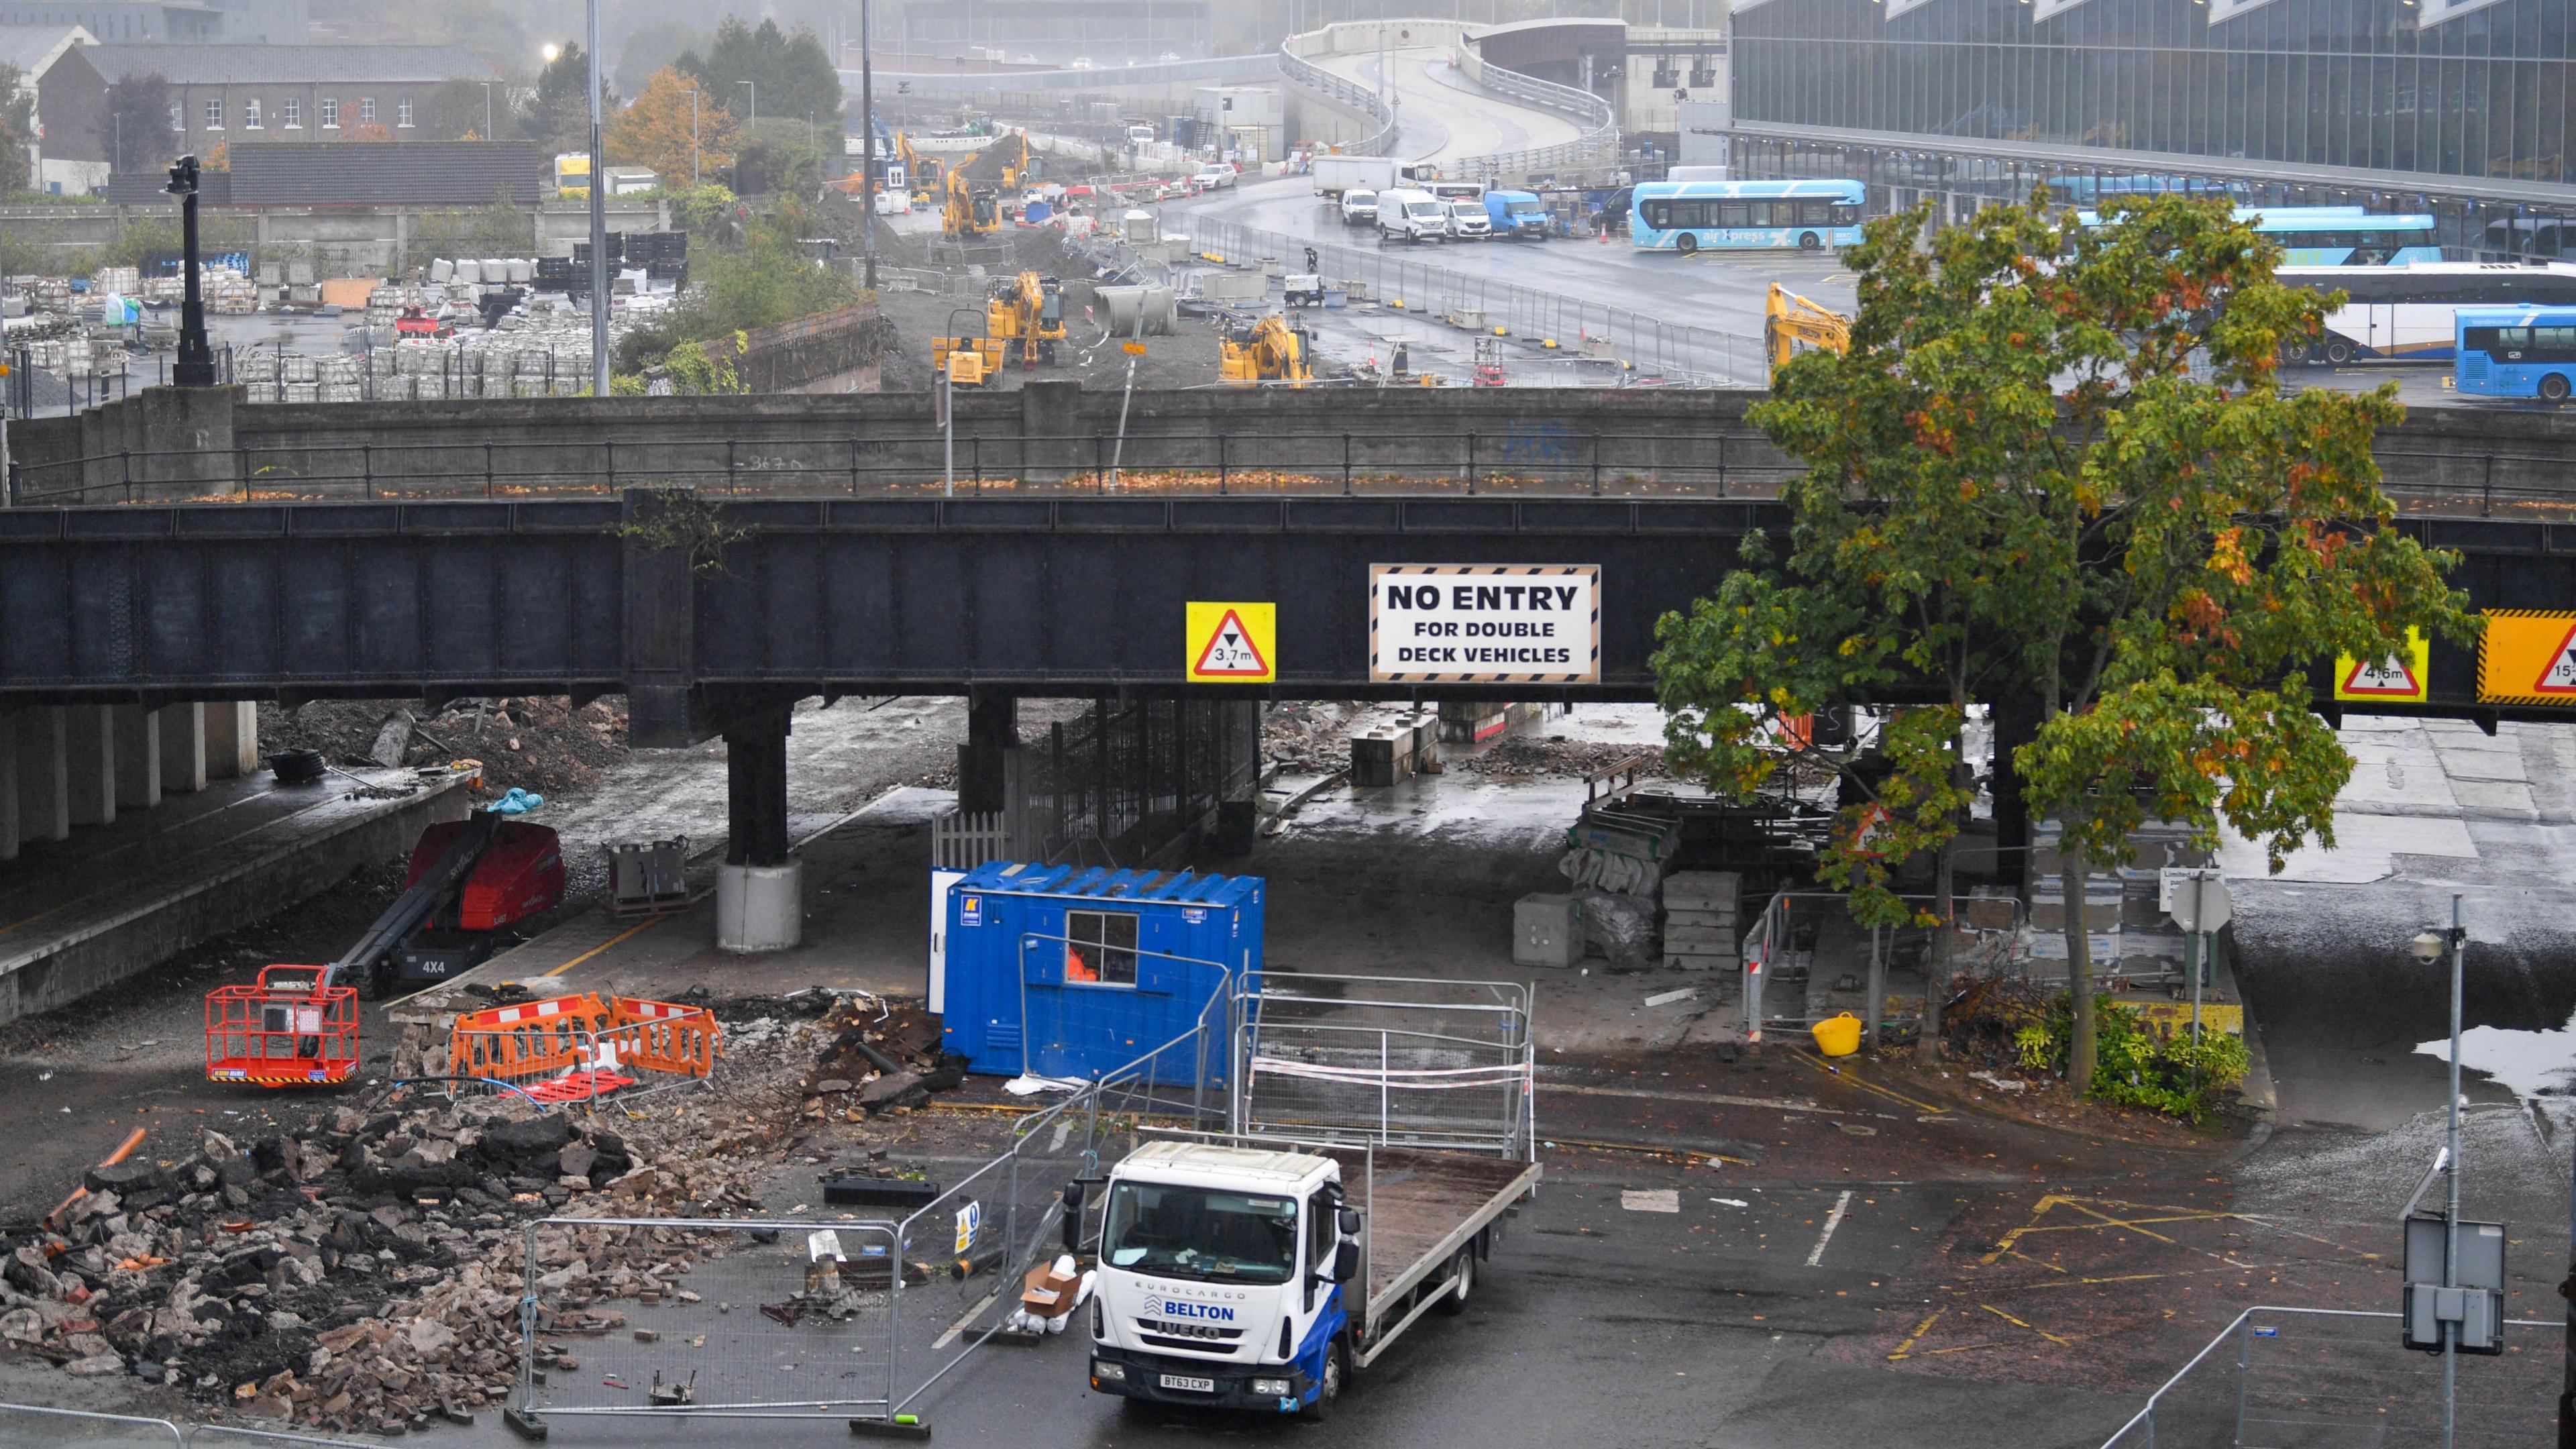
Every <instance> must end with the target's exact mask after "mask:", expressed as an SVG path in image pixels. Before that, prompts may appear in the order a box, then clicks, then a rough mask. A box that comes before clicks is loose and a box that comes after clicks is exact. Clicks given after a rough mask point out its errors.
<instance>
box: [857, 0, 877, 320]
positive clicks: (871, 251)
mask: <svg viewBox="0 0 2576 1449" xmlns="http://www.w3.org/2000/svg"><path fill="white" fill-rule="evenodd" d="M871 8H872V7H871V6H870V4H869V0H859V211H860V213H861V216H860V220H859V225H860V227H861V228H862V229H863V230H862V235H863V236H865V237H866V239H867V279H866V280H867V287H868V290H869V291H871V292H873V291H875V290H876V289H877V91H876V73H877V72H876V57H875V56H873V55H871V54H870V53H869V51H870V49H871V45H870V41H869V38H868V11H869V10H870V9H871Z"/></svg>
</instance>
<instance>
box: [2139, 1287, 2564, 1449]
mask: <svg viewBox="0 0 2576 1449" xmlns="http://www.w3.org/2000/svg"><path fill="white" fill-rule="evenodd" d="M2398 1319H2399V1315H2398V1314H2395V1313H2366V1312H2357V1311H2349V1310H2338V1309H2325V1308H2276V1307H2269V1306H2264V1307H2255V1308H2248V1309H2246V1310H2245V1311H2244V1312H2242V1313H2240V1314H2238V1315H2236V1319H2235V1321H2234V1322H2232V1323H2230V1324H2228V1325H2227V1327H2226V1328H2225V1329H2223V1330H2221V1331H2220V1333H2219V1334H2218V1336H2217V1337H2215V1338H2213V1339H2211V1340H2210V1341H2209V1344H2208V1346H2207V1347H2205V1348H2203V1349H2201V1351H2200V1352H2199V1353H2196V1354H2194V1355H2192V1357H2191V1361H2190V1362H2188V1363H2186V1364H2184V1365H2183V1366H2182V1369H2181V1371H2180V1372H2178V1373H2176V1374H2175V1375H2174V1376H2173V1377H2172V1378H2170V1379H2168V1380H2166V1381H2165V1383H2164V1385H2163V1386H2162V1387H2160V1388H2158V1389H2157V1390H2156V1391H2155V1392H2154V1393H2152V1394H2150V1395H2148V1396H2147V1402H2146V1406H2145V1407H2144V1408H2142V1409H2140V1410H2138V1412H2137V1414H2136V1415H2135V1416H2134V1417H2132V1418H2131V1419H2130V1420H2129V1422H2127V1423H2126V1424H2123V1425H2121V1426H2120V1429H2119V1431H2118V1432H2117V1433H2114V1434H2113V1435H2112V1436H2111V1437H2110V1438H2108V1439H2106V1440H2104V1441H2103V1445H2102V1449H2181V1446H2199V1445H2209V1446H2220V1445H2226V1446H2239V1445H2242V1446H2264V1445H2281V1446H2288V1445H2306V1444H2391V1445H2394V1444H2439V1443H2442V1442H2443V1436H2442V1401H2443V1393H2442V1356H2441V1355H2440V1354H2431V1353H2424V1352H2422V1351H2420V1350H2415V1349H2407V1348H2401V1347H2399V1346H2398V1338H2399V1334H2398V1328H2399V1323H2398ZM2505 1326H2506V1327H2507V1328H2508V1329H2515V1328H2518V1329H2522V1330H2525V1331H2526V1332H2533V1331H2539V1330H2546V1331H2547V1334H2548V1337H2533V1338H2527V1339H2526V1340H2525V1341H2524V1344H2523V1349H2522V1351H2520V1352H2517V1351H2515V1347H2514V1345H2513V1344H2512V1343H2511V1342H2510V1340H2509V1339H2508V1342H2507V1344H2506V1352H2505V1353H2504V1354H2502V1355H2501V1356H2497V1357H2487V1356H2485V1355H2480V1354H2463V1355H2461V1356H2460V1357H2459V1361H2458V1374H2459V1381H2458V1388H2457V1392H2456V1396H2455V1400H2454V1402H2455V1404H2456V1412H2457V1415H2458V1417H2457V1420H2456V1428H2455V1434H2454V1437H2453V1439H2452V1441H2451V1442H2452V1443H2453V1444H2455V1445H2456V1446H2457V1449H2507V1446H2523V1445H2531V1444H2546V1443H2551V1442H2553V1438H2552V1436H2553V1435H2554V1434H2555V1432H2556V1423H2557V1392H2556V1389H2557V1382H2558V1369H2559V1355H2557V1354H2555V1353H2552V1352H2549V1351H2548V1349H2549V1346H2550V1344H2551V1343H2552V1342H2553V1341H2554V1340H2555V1338H2556V1336H2557V1335H2558V1334H2561V1333H2564V1332H2565V1331H2566V1324H2564V1323H2558V1322H2543V1321H2541V1320H2538V1319H2526V1318H2515V1319H2509V1320H2507V1321H2506V1325H2505Z"/></svg>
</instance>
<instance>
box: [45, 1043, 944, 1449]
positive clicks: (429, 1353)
mask: <svg viewBox="0 0 2576 1449" xmlns="http://www.w3.org/2000/svg"><path fill="white" fill-rule="evenodd" d="M773 1006H774V1004H773ZM862 1011H863V1009H862V1008H860V1007H858V1006H856V1005H850V1006H847V1007H846V1008H845V1009H843V1008H836V1013H835V1015H833V1016H827V1017H826V1018H824V1020H823V1021H821V1022H816V1021H812V1020H805V1021H795V1020H778V1019H775V1018H763V1019H757V1020H753V1021H751V1022H748V1023H746V1024H745V1025H744V1026H743V1027H742V1028H740V1029H737V1030H733V1031H730V1032H729V1036H730V1037H731V1040H730V1041H729V1042H728V1047H729V1049H730V1050H729V1055H733V1056H735V1057H737V1058H738V1059H739V1060H740V1061H741V1062H742V1063H743V1069H742V1070H741V1071H740V1073H739V1074H735V1075H729V1076H728V1080H727V1081H726V1083H725V1090H724V1093H723V1095H721V1096H717V1095H713V1094H708V1095H703V1096H690V1097H663V1098H659V1099H655V1100H654V1101H652V1102H650V1103H648V1104H644V1105H648V1106H649V1107H650V1108H651V1110H650V1111H649V1112H646V1113H644V1114H640V1116H638V1117H634V1118H628V1117H621V1118H620V1119H619V1128H620V1131H618V1132H610V1131H607V1130H604V1129H603V1128H602V1127H600V1126H599V1125H597V1123H596V1122H595V1121H594V1119H591V1118H588V1117H583V1116H579V1115H574V1114H568V1113H562V1112H556V1113H549V1114H544V1115H539V1114H536V1113H535V1112H534V1111H533V1110H532V1109H531V1108H529V1107H528V1106H527V1105H526V1104H525V1103H522V1102H518V1101H516V1100H510V1099H498V1098H474V1099H468V1100H465V1101H462V1102H454V1103H451V1102H449V1101H446V1100H445V1099H443V1098H441V1099H431V1100H430V1101H428V1102H425V1103H423V1104H421V1105H416V1106H413V1107H410V1108H409V1109H408V1110H393V1109H389V1108H382V1107H380V1108H376V1109H371V1110H360V1109H358V1108H355V1107H346V1106H343V1107H334V1108H328V1109H325V1110H323V1111H320V1112H318V1113H317V1114H316V1115H315V1117H314V1118H313V1119H312V1120H311V1121H310V1122H309V1123H308V1124H306V1125H305V1126H304V1127H303V1128H301V1129H300V1130H296V1131H291V1132H285V1133H280V1134H278V1135H275V1136H270V1137H264V1138H261V1139H259V1140H257V1141H254V1142H251V1143H249V1144H247V1145H246V1146H245V1145H243V1144H240V1143H236V1142H235V1141H233V1140H232V1139H230V1138H228V1137H226V1136H224V1135H223V1134H222V1133H219V1132H206V1133H205V1134H204V1135H203V1136H202V1138H201V1139H200V1140H199V1141H198V1142H196V1143H195V1144H193V1146H192V1150H190V1151H189V1152H188V1153H187V1155H186V1156H184V1157H180V1158H176V1159H160V1160H151V1159H149V1158H146V1157H138V1158H136V1159H135V1160H132V1161H127V1162H121V1163H115V1164H112V1165H104V1166H101V1167H98V1168H95V1169H92V1170H91V1172H90V1173H89V1174H88V1176H87V1179H86V1181H85V1183H84V1191H83V1192H82V1194H81V1195H80V1196H78V1197H77V1198H76V1199H75V1200H74V1201H73V1202H71V1203H69V1204H68V1205H67V1206H66V1207H65V1208H64V1209H63V1210H62V1211H61V1212H60V1213H59V1214H57V1215H56V1216H55V1217H53V1218H49V1219H48V1220H47V1222H46V1223H45V1224H44V1225H42V1226H40V1227H38V1228H36V1229H33V1230H28V1231H23V1232H16V1233H10V1232H6V1231H0V1349H6V1350H16V1351H20V1352H23V1353H26V1354H30V1355H33V1356H35V1357H39V1358H43V1359H45V1360H48V1361H50V1362H52V1363H54V1364H55V1365H57V1366H59V1367H61V1368H63V1369H64V1370H65V1371H67V1372H69V1373H73V1374H78V1375H85V1376H103V1375H113V1374H129V1373H130V1374H133V1375H135V1376H137V1377H139V1378H141V1379H143V1380H145V1381H146V1382H149V1383H155V1384H168V1385H176V1386H179V1387H182V1388H184V1389H185V1390H187V1391H188V1392H189V1393H190V1394H191V1395H192V1396H193V1397H196V1398H198V1399H200V1400H202V1401H206V1402H208V1403H209V1404H212V1405H218V1406H220V1407H221V1408H222V1409H224V1410H228V1411H230V1412H233V1413H237V1414H241V1415H245V1416H247V1417H249V1418H250V1419H252V1420H254V1421H266V1422H270V1423H292V1424H295V1425H299V1426H304V1427H308V1428H315V1429H321V1430H327V1431H331V1432H339V1433H346V1432H374V1433H389V1432H398V1431H401V1430H403V1429H406V1428H412V1429H418V1428H425V1427H427V1426H428V1425H429V1424H430V1423H431V1422H433V1421H435V1420H438V1419H442V1418H443V1419H446V1420H448V1421H451V1422H459V1423H462V1422H470V1421H471V1420H472V1417H473V1415H474V1414H475V1412H476V1410H478V1409H482V1408H486V1407H492V1406H498V1405H500V1404H502V1403H504V1402H505V1401H506V1399H507V1397H508V1395H509V1394H510V1392H511V1389H512V1385H513V1384H514V1382H515V1379H516V1373H517V1364H518V1348H519V1341H520V1327H519V1311H520V1310H519V1303H520V1299H521V1296H522V1295H523V1293H524V1292H525V1291H526V1289H527V1282H526V1270H527V1258H528V1232H529V1229H528V1223H529V1221H530V1220H531V1219H533V1218H539V1217H561V1216H637V1215H654V1214H663V1215H688V1216H708V1215H719V1214H725V1213H732V1212H757V1211H759V1210H760V1206H761V1204H760V1201H759V1199H758V1198H757V1197H755V1196H754V1195H753V1193H752V1191H751V1185H752V1184H753V1183H754V1182H755V1181H756V1180H757V1178H758V1177H759V1175H760V1174H761V1173H763V1172H764V1171H766V1170H768V1168H769V1167H770V1166H771V1165H772V1164H773V1163H774V1162H775V1160H776V1158H777V1156H778V1154H779V1153H780V1152H781V1151H783V1150H784V1148H783V1146H782V1144H785V1143H790V1142H793V1141H797V1140H801V1133H799V1132H796V1131H794V1129H795V1124H796V1121H797V1118H798V1116H799V1115H800V1114H799V1112H798V1110H797V1108H798V1104H799V1103H800V1102H804V1101H805V1100H807V1099H806V1097H805V1096H804V1094H803V1090H802V1088H803V1086H804V1084H805V1081H806V1077H805V1074H804V1071H803V1065H802V1064H804V1063H811V1062H815V1061H817V1060H818V1056H819V1059H820V1060H822V1061H824V1062H830V1063H837V1062H841V1061H842V1060H844V1057H845V1055H846V1053H847V1052H848V1050H849V1047H850V1046H856V1045H860V1044H864V1045H866V1046H868V1047H869V1049H870V1050H876V1051H885V1050H887V1048H883V1047H879V1046H878V1045H877V1043H878V1042H880V1041H885V1042H889V1043H891V1044H892V1049H893V1051H894V1052H896V1053H898V1054H899V1055H898V1056H897V1057H896V1058H895V1059H897V1060H902V1061H906V1062H911V1063H921V1062H924V1061H927V1063H928V1065H929V1066H930V1067H931V1070H930V1071H929V1072H924V1073H918V1074H915V1075H916V1079H915V1080H914V1081H913V1082H912V1083H909V1084H907V1085H906V1086H905V1087H904V1088H903V1090H902V1091H900V1092H897V1093H895V1094H894V1095H895V1096H898V1097H903V1098H905V1099H906V1100H909V1099H910V1093H911V1092H913V1091H915V1090H918V1091H920V1092H923V1093H927V1092H928V1091H929V1090H932V1089H934V1088H935V1087H936V1086H938V1085H941V1083H940V1082H939V1081H938V1078H937V1072H938V1069H939V1064H938V1062H937V1060H936V1057H937V1052H936V1043H937V1038H938V1027H937V1020H936V1018H930V1017H927V1016H926V1015H925V1014H923V1013H920V1012H918V1011H915V1010H904V1011H903V1014H902V1015H900V1016H897V1015H895V1014H894V1013H889V1012H885V1011H884V1009H883V1008H881V1007H878V1006H876V1004H875V1003H869V1005H868V1007H867V1008H865V1009H864V1016H865V1018H866V1020H864V1021H862V1020H861V1019H860V1018H861V1015H862ZM924 1022H926V1023H927V1024H928V1045H927V1050H928V1052H929V1057H928V1058H924V1057H922V1055H921V1050H922V1048H920V1047H917V1046H915V1045H911V1044H912V1043H917V1042H919V1041H920V1039H921V1036H922V1026H921V1024H922V1023H924ZM818 1032H819V1039H818ZM853 1037H855V1039H856V1040H855V1041H852V1040H851V1039H852V1038H853ZM845 1042H847V1043H849V1046H844V1045H843V1043H845ZM905 1070H907V1071H909V1070H910V1068H909V1067H907V1068H905ZM868 1085H869V1086H874V1085H876V1083H874V1082H870V1083H868ZM407 1090H417V1089H416V1088H415V1089H407ZM598 1120H599V1121H604V1120H606V1119H598ZM165 1150H166V1149H165ZM147 1151H148V1149H147ZM622 1236H627V1237H632V1238H633V1239H634V1240H635V1244H634V1247H633V1250H632V1251H631V1252H628V1251H622V1250H619V1249H618V1248H617V1247H616V1243H615V1242H614V1241H612V1239H618V1238H620V1237H621V1235H615V1234H608V1235H605V1236H603V1235H601V1234H593V1233H589V1232H586V1231H584V1232H575V1231H574V1230H571V1229H559V1228H543V1229H539V1230H538V1232H537V1239H536V1253H537V1264H538V1272H539V1287H540V1289H541V1290H542V1291H545V1292H548V1293H550V1294H553V1295H555V1296H558V1297H563V1298H568V1299H580V1300H584V1301H587V1302H591V1303H596V1302H598V1301H600V1300H605V1299H615V1298H627V1297H636V1296H639V1295H644V1294H655V1293H660V1292H664V1291H668V1278H669V1277H670V1275H671V1274H673V1273H675V1272H685V1271H687V1267H688V1262H689V1257H690V1255H689V1254H688V1253H687V1252H686V1251H679V1250H674V1249H673V1248H672V1247H670V1246H668V1245H663V1246H659V1247H656V1246H654V1245H652V1244H651V1243H650V1242H649V1241H647V1240H648V1239H649V1238H650V1236H651V1235H648V1234H634V1235H622ZM639 1255H640V1256H639ZM566 1290H568V1291H566ZM594 1311H596V1310H594Z"/></svg>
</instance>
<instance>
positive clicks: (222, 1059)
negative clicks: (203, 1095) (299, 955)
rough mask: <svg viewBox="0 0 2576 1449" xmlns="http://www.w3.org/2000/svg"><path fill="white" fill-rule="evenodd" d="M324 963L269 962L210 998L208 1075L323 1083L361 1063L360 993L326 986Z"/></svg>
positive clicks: (272, 1083)
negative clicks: (251, 978)
mask: <svg viewBox="0 0 2576 1449" xmlns="http://www.w3.org/2000/svg"><path fill="white" fill-rule="evenodd" d="M327 969H329V968H327V967H322V966H266V967H262V968H261V969H260V973H259V979H258V981H257V982H255V983H253V984H251V985H248V986H221V987H217V988H216V989H215V990H214V991H213V992H211V993H209V994H208V995H207V997H206V1077H207V1079H208V1080H209V1081H217V1082H252V1083H256V1084H258V1085H260V1086H265V1087H284V1086H308V1085H311V1086H324V1085H329V1084H332V1083H336V1082H344V1081H347V1080H348V1079H349V1077H350V1076H351V1074H353V1073H355V1072H356V1071H357V1069H358V992H357V989H356V988H355V987H350V986H324V985H322V984H321V978H322V975H323V973H324V972H325V971H326V970H327Z"/></svg>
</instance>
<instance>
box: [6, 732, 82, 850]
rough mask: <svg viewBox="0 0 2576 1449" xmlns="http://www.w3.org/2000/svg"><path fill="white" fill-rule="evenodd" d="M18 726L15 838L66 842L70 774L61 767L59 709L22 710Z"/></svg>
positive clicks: (70, 818)
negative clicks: (16, 830) (16, 833)
mask: <svg viewBox="0 0 2576 1449" xmlns="http://www.w3.org/2000/svg"><path fill="white" fill-rule="evenodd" d="M17 725H18V728H17V736H18V741H17V743H18V748H17V773H18V838H19V839H20V840H68V839H70V838H71V833H72V795H71V779H70V772H69V771H68V770H66V769H65V768H64V767H63V711H62V708H61V706H59V705H40V706H38V707H36V708H34V709H30V710H23V711H21V712H20V713H19V715H18V720H17Z"/></svg>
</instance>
